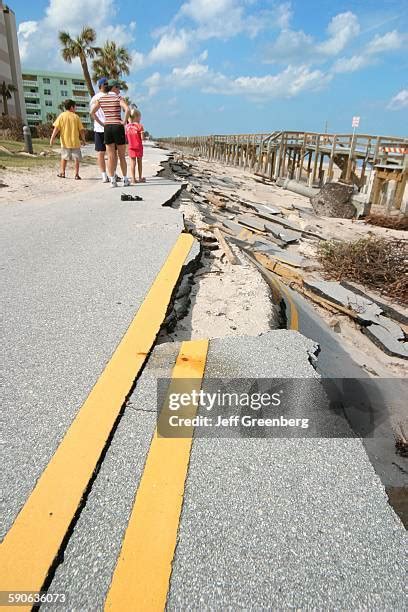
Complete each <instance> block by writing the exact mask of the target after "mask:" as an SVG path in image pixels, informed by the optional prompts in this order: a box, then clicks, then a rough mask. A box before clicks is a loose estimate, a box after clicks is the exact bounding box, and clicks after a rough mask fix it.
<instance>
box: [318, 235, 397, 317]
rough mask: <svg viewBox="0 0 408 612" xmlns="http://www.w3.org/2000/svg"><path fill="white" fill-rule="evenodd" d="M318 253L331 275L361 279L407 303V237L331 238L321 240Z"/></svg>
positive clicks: (337, 278) (362, 281)
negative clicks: (324, 240)
mask: <svg viewBox="0 0 408 612" xmlns="http://www.w3.org/2000/svg"><path fill="white" fill-rule="evenodd" d="M317 255H318V259H319V261H320V263H321V265H322V267H323V270H324V272H325V273H326V275H327V276H328V277H329V278H332V279H334V280H338V281H341V280H343V279H344V280H351V281H355V282H358V283H361V284H362V285H364V286H366V287H368V288H370V289H374V290H377V291H379V292H380V293H382V294H384V295H387V296H388V297H390V298H392V299H394V300H395V301H397V302H399V303H401V304H404V305H408V241H407V240H402V239H397V238H392V239H385V238H362V239H360V240H355V241H353V242H347V241H342V240H328V241H326V242H321V243H320V245H319V247H318V254H317Z"/></svg>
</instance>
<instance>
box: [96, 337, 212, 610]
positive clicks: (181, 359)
mask: <svg viewBox="0 0 408 612" xmlns="http://www.w3.org/2000/svg"><path fill="white" fill-rule="evenodd" d="M207 350H208V341H207V340H199V341H191V342H184V343H183V344H182V346H181V349H180V353H179V355H178V358H177V361H176V364H175V367H174V369H173V373H172V381H171V383H170V386H169V390H168V393H167V398H166V400H165V402H164V406H163V412H164V413H166V411H167V410H168V398H169V395H170V393H180V392H184V393H186V392H191V391H192V390H194V389H195V390H197V391H199V389H200V388H201V381H202V377H203V375H204V369H205V363H206V358H207ZM183 379H184V380H183ZM193 379H194V380H193ZM196 410H197V409H196V407H195V406H187V407H186V410H185V411H184V413H183V416H185V415H188V416H190V417H193V416H194V415H195V414H196ZM178 414H180V413H178ZM192 434H193V428H187V430H186V431H185V432H184V435H186V436H187V437H184V438H164V437H160V436H159V435H158V434H157V430H156V432H155V434H154V436H153V439H152V443H151V446H150V450H149V453H148V456H147V460H146V465H145V468H144V472H143V476H142V479H141V481H140V485H139V489H138V491H137V493H136V499H135V504H134V507H133V510H132V514H131V516H130V520H129V525H128V528H127V531H126V534H125V538H124V540H123V545H122V550H121V552H120V555H119V558H118V562H117V566H116V569H115V573H114V575H113V579H112V584H111V587H110V590H109V593H108V596H107V599H106V603H105V610H109V611H114V612H123V611H124V610H126V612H133V611H135V612H136V611H137V612H139V611H140V610H143V612H150V611H157V612H159V611H160V612H161V611H162V610H164V608H165V604H166V597H167V591H168V587H169V580H170V574H171V564H172V560H173V556H174V550H175V547H176V541H177V530H178V525H179V520H180V513H181V507H182V503H183V494H184V485H185V480H186V476H187V469H188V463H189V459H190V450H191V444H192Z"/></svg>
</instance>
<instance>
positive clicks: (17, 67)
mask: <svg viewBox="0 0 408 612" xmlns="http://www.w3.org/2000/svg"><path fill="white" fill-rule="evenodd" d="M3 83H4V86H5V88H6V89H7V87H8V86H9V85H13V86H14V87H16V88H17V91H13V92H12V91H10V95H11V97H10V99H7V100H6V105H7V113H8V114H9V115H12V116H14V117H21V118H22V119H23V121H26V113H25V105H24V95H23V83H22V78H21V64H20V53H19V50H18V42H17V28H16V18H15V16H14V13H13V11H12V10H11V9H10V8H9V7H8V6H6V5H5V4H3V2H2V0H0V86H1V87H2V86H3ZM3 105H4V102H3V98H2V96H0V109H1V110H0V112H1V113H5V112H6V109H5V108H3Z"/></svg>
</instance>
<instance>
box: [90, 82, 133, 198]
mask: <svg viewBox="0 0 408 612" xmlns="http://www.w3.org/2000/svg"><path fill="white" fill-rule="evenodd" d="M107 85H108V91H107V92H101V95H99V94H97V99H96V101H95V103H94V105H93V107H92V110H91V117H92V119H93V120H94V121H96V122H97V123H99V125H101V126H102V127H103V128H104V143H105V146H106V151H107V154H108V176H109V181H110V183H111V185H112V187H117V185H118V184H117V180H116V164H117V157H116V151H117V155H118V157H119V163H120V167H121V170H122V174H123V186H124V187H128V186H129V185H130V181H129V179H128V177H127V163H126V136H125V125H126V123H127V119H128V116H129V108H128V105H127V104H126V102H125V101H124V100H123V98H122V96H121V95H120V83H119V81H116V80H115V79H110V80H109V81H108V83H107ZM100 109H102V111H103V113H104V116H105V119H104V120H101V119H100V118H99V117H98V115H97V112H98V111H99V110H100ZM122 110H123V111H124V113H125V118H124V120H123V121H122V118H121V111H122Z"/></svg>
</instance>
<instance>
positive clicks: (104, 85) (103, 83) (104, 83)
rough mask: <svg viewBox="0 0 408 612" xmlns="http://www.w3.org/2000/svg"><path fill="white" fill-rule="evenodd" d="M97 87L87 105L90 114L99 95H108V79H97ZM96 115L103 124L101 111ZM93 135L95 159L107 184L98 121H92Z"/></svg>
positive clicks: (101, 137) (102, 133) (103, 180)
mask: <svg viewBox="0 0 408 612" xmlns="http://www.w3.org/2000/svg"><path fill="white" fill-rule="evenodd" d="M97 85H98V88H99V92H98V93H97V94H95V95H94V97H93V98H92V100H91V102H90V104H89V109H90V112H92V108H93V107H94V105H95V103H96V100H97V99H98V98H100V96H101V95H104V94H106V93H108V79H107V78H106V77H102V78H101V79H99V81H98V82H97ZM96 114H97V116H98V118H99V120H100V121H101V122H102V123H104V121H105V115H104V112H103V110H102V109H101V108H100V109H99V110H98V111H97V113H96ZM94 133H95V151H96V157H97V160H98V166H99V170H100V172H101V175H102V182H103V183H109V179H108V175H107V174H106V162H105V153H106V146H105V141H104V128H103V126H102V125H101V124H100V123H99V122H98V121H94Z"/></svg>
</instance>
